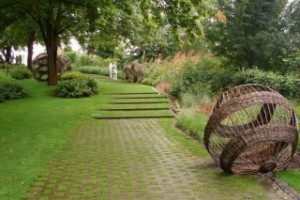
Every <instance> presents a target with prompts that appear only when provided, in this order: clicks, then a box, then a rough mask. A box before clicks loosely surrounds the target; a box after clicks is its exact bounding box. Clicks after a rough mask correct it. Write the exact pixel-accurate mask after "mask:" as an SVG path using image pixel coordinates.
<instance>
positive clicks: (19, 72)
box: [9, 65, 32, 80]
mask: <svg viewBox="0 0 300 200" xmlns="http://www.w3.org/2000/svg"><path fill="white" fill-rule="evenodd" d="M9 75H10V76H11V77H12V78H14V79H18V80H21V79H30V78H31V77H32V74H31V72H30V71H29V70H28V69H27V68H26V67H25V66H23V65H12V66H11V67H10V70H9Z"/></svg>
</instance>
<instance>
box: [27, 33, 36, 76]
mask: <svg viewBox="0 0 300 200" xmlns="http://www.w3.org/2000/svg"><path fill="white" fill-rule="evenodd" d="M34 39H35V30H34V29H31V30H30V31H29V32H28V41H27V50H28V56H27V67H28V69H29V70H31V71H32V56H33V42H34Z"/></svg>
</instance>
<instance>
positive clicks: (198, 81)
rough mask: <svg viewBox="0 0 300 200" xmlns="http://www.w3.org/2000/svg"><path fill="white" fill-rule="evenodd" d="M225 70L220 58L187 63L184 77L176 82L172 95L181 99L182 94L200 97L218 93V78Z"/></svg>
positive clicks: (206, 58)
mask: <svg viewBox="0 0 300 200" xmlns="http://www.w3.org/2000/svg"><path fill="white" fill-rule="evenodd" d="M223 74H224V69H223V68H221V62H220V60H219V59H218V58H213V57H205V58H202V59H201V60H200V61H198V62H197V63H186V64H185V66H184V69H183V73H182V77H181V79H180V80H179V81H177V82H175V84H174V86H173V89H172V92H171V94H172V95H174V96H176V97H180V94H183V93H191V94H194V95H198V94H201V93H205V94H207V95H210V94H211V92H212V91H213V92H216V91H218V90H219V89H220V88H219V85H222V83H221V82H220V81H219V82H216V80H218V79H217V78H216V77H221V76H222V75H223Z"/></svg>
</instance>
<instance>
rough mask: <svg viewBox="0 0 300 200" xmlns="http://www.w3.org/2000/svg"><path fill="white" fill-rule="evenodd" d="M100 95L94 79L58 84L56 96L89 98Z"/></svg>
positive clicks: (65, 81) (66, 81)
mask: <svg viewBox="0 0 300 200" xmlns="http://www.w3.org/2000/svg"><path fill="white" fill-rule="evenodd" d="M95 94H98V86H97V82H96V81H95V80H94V79H92V78H88V77H86V78H84V77H80V78H73V79H69V80H63V81H60V82H59V83H58V85H57V86H56V90H55V95H56V96H58V97H65V98H79V97H89V96H92V95H95Z"/></svg>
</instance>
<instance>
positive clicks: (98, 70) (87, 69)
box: [77, 66, 109, 76]
mask: <svg viewBox="0 0 300 200" xmlns="http://www.w3.org/2000/svg"><path fill="white" fill-rule="evenodd" d="M77 70H78V71H80V72H81V73H85V74H99V75H104V76H108V75H109V71H108V68H107V67H106V68H103V67H97V66H82V67H79V68H78V69H77Z"/></svg>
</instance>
